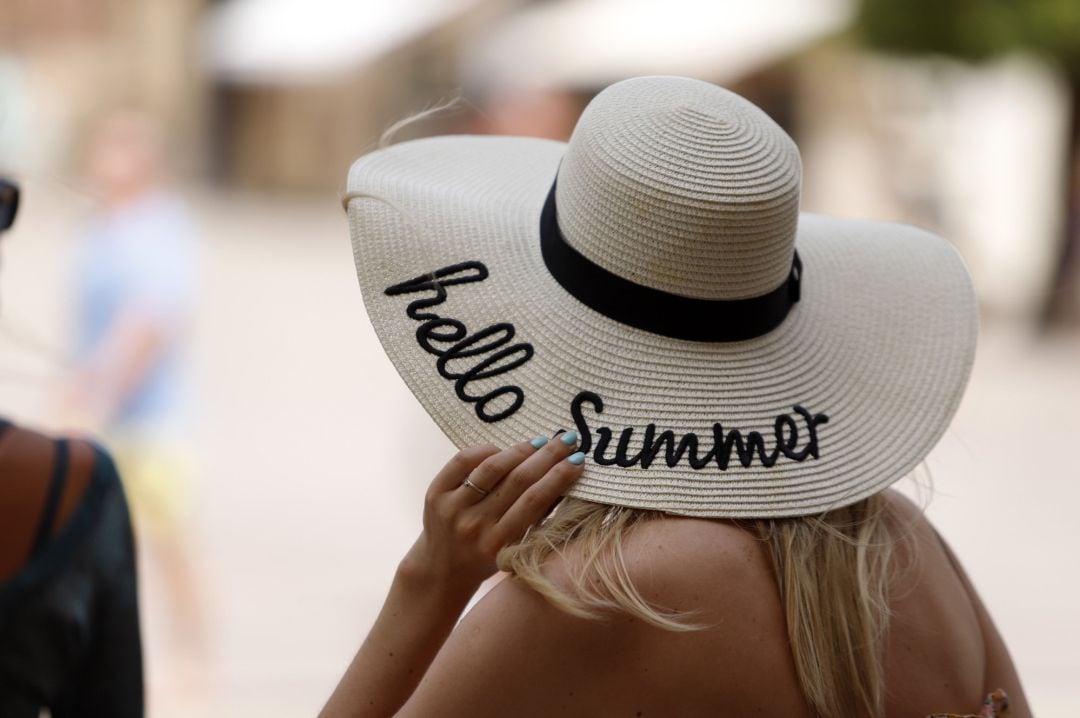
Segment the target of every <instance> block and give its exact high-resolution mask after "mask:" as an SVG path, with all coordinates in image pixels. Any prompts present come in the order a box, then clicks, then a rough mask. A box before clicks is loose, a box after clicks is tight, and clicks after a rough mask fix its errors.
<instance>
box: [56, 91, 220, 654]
mask: <svg viewBox="0 0 1080 718" xmlns="http://www.w3.org/2000/svg"><path fill="white" fill-rule="evenodd" d="M166 154H167V153H166V142H165V138H164V136H163V133H162V129H161V127H160V126H159V124H158V123H157V122H155V121H154V119H153V118H152V116H151V115H150V114H149V113H148V112H146V111H144V110H142V109H139V108H136V107H125V108H122V109H118V110H114V111H112V112H110V113H108V114H105V115H103V116H102V117H101V119H100V120H99V121H98V122H97V123H96V124H95V126H94V128H93V130H92V132H91V135H90V141H89V144H88V146H87V148H86V152H85V157H84V162H85V172H86V175H87V180H88V182H89V183H90V185H91V192H92V194H93V195H94V196H95V197H97V198H98V199H99V201H100V209H99V212H98V213H97V215H96V216H95V217H94V218H93V219H92V220H91V222H90V223H89V226H88V227H87V228H86V230H85V232H84V233H83V235H82V236H81V237H80V239H79V244H78V248H77V251H76V256H75V262H74V276H73V286H74V290H75V291H74V295H75V306H74V310H75V311H74V343H75V347H74V350H75V351H74V354H75V368H74V372H73V374H72V377H71V379H70V381H69V382H68V383H67V385H66V386H64V387H63V393H62V400H61V402H62V411H63V413H64V418H65V421H67V422H68V423H69V424H70V425H74V426H78V427H90V428H91V429H92V430H96V431H103V432H105V434H106V435H107V436H108V437H109V440H110V443H111V445H112V446H114V448H115V452H116V457H117V462H118V464H119V466H120V468H121V471H122V473H123V475H124V477H125V481H126V482H127V487H128V492H129V494H130V496H131V502H132V511H133V514H134V519H135V527H136V530H137V532H138V534H139V536H140V540H141V542H142V543H143V545H145V546H147V549H148V556H149V558H150V560H151V562H152V563H153V564H159V565H160V567H161V569H162V570H161V577H162V579H163V581H165V582H166V585H167V592H168V594H169V596H170V601H171V602H172V604H173V606H172V608H173V618H174V621H175V624H176V625H175V629H176V633H177V637H178V638H182V639H183V640H188V641H193V642H196V643H197V642H198V640H199V637H200V625H201V622H200V618H199V617H200V610H199V600H198V591H197V586H196V582H195V580H194V578H193V569H192V566H191V563H190V560H189V557H188V552H187V550H186V547H185V535H184V523H185V521H186V518H187V513H188V505H189V488H190V487H189V480H190V474H191V470H190V468H189V466H190V464H191V459H190V457H189V455H188V453H187V451H186V450H185V440H184V437H185V432H186V429H187V425H188V417H187V415H188V403H189V399H190V396H189V391H190V390H189V386H188V382H187V377H186V375H185V366H184V360H183V356H182V350H183V344H184V337H185V332H186V328H187V323H188V318H189V313H190V310H191V303H192V299H193V293H194V282H195V249H196V248H195V242H196V232H195V227H194V224H193V221H192V218H191V216H190V213H189V211H188V208H187V205H186V204H185V202H184V201H183V200H182V199H181V198H180V197H179V196H178V195H177V193H176V192H175V191H174V190H172V189H171V187H170V184H169V179H170V178H169V172H168V162H167V156H166Z"/></svg>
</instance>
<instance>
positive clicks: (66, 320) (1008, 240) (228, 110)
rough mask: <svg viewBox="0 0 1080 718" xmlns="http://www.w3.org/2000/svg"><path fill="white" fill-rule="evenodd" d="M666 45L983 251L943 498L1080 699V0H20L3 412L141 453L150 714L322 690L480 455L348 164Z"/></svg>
mask: <svg viewBox="0 0 1080 718" xmlns="http://www.w3.org/2000/svg"><path fill="white" fill-rule="evenodd" d="M641 74H682V75H690V76H695V77H699V78H702V79H705V80H709V81H712V82H716V83H718V84H721V85H724V86H726V87H729V88H731V89H734V90H736V91H737V92H739V93H741V94H743V95H745V96H746V97H748V98H749V99H751V100H752V101H754V102H755V103H757V104H759V105H760V106H761V107H762V108H764V109H765V110H766V111H767V112H768V113H769V114H770V115H772V117H773V118H775V119H776V120H777V121H778V122H779V123H780V124H781V125H782V126H783V127H784V128H785V129H787V130H788V132H789V133H791V135H792V136H793V137H794V138H795V139H796V141H797V142H798V144H799V146H800V148H801V150H802V154H803V164H804V178H803V209H804V210H806V211H812V212H823V213H830V214H836V215H843V216H850V217H871V218H876V219H887V220H895V221H901V222H909V223H913V224H918V225H921V226H925V227H929V228H931V229H934V230H935V231H937V232H939V233H941V234H942V235H944V236H945V237H947V238H948V239H949V240H951V241H952V242H954V243H955V244H956V246H957V247H958V248H959V250H960V251H961V252H962V253H963V255H964V257H965V258H966V260H967V262H968V263H969V265H970V267H971V270H972V272H973V274H974V275H975V280H976V285H977V287H978V290H979V294H980V299H981V303H982V316H983V324H982V334H981V339H980V348H979V352H978V356H977V359H976V365H975V371H974V376H973V378H972V382H971V386H970V389H969V392H968V394H967V396H966V398H965V400H964V403H963V405H962V406H961V408H960V412H959V415H958V417H957V420H956V421H955V423H954V425H953V427H952V429H950V431H949V433H948V434H947V435H946V437H945V439H944V440H943V441H942V443H941V444H940V445H939V447H938V448H937V449H935V451H934V453H933V454H932V455H931V457H930V459H929V460H928V464H929V468H930V470H931V472H932V474H933V477H934V491H933V495H932V497H931V498H930V503H929V508H928V512H929V514H930V516H931V518H932V519H933V520H934V521H935V522H936V523H937V525H938V526H939V527H940V529H941V530H942V532H943V533H944V535H945V536H946V537H947V538H948V539H949V540H950V541H951V542H952V544H953V546H954V548H955V549H956V550H957V552H958V553H959V555H960V556H961V558H962V559H963V560H964V562H965V563H966V565H967V566H968V570H969V572H970V574H971V576H972V578H973V580H974V582H975V584H976V585H977V586H978V587H979V589H980V590H981V591H982V593H983V597H984V600H985V602H986V603H987V605H988V607H989V609H990V611H991V613H992V614H993V615H994V616H995V618H996V620H997V622H998V624H999V628H1000V629H1001V631H1002V632H1003V634H1004V635H1005V638H1006V640H1007V641H1008V643H1009V645H1010V646H1011V649H1012V652H1013V655H1014V658H1015V660H1016V662H1017V665H1018V667H1019V669H1020V672H1021V675H1022V677H1023V678H1024V680H1025V683H1026V688H1027V691H1028V694H1029V698H1030V700H1031V703H1032V705H1033V707H1034V709H1035V711H1037V713H1038V714H1039V715H1044V716H1066V715H1069V716H1072V715H1078V714H1080V651H1077V650H1076V647H1077V646H1078V645H1080V612H1078V610H1077V609H1076V601H1075V598H1070V596H1072V597H1075V595H1077V592H1078V591H1080V578H1078V575H1080V572H1078V571H1077V569H1078V568H1080V565H1078V562H1077V558H1076V556H1077V551H1078V549H1080V521H1077V519H1076V516H1075V513H1074V512H1075V507H1076V506H1078V505H1080V481H1078V480H1080V470H1078V469H1077V467H1076V462H1075V461H1074V460H1073V457H1072V451H1071V447H1072V446H1074V444H1075V442H1076V436H1077V432H1078V431H1080V418H1078V417H1080V413H1078V407H1077V404H1078V403H1080V361H1078V359H1080V276H1078V275H1080V271H1078V270H1080V267H1078V264H1080V247H1078V246H1077V243H1078V238H1080V155H1078V152H1077V145H1078V142H1080V3H1077V2H1075V0H1009V1H1008V2H1005V1H1003V0H952V1H951V2H940V1H939V0H862V1H861V2H860V1H859V0H756V1H755V2H752V3H750V2H736V1H735V0H664V1H663V2H661V1H660V0H548V1H545V2H540V1H536V2H517V1H512V0H396V1H395V2H392V3H390V2H381V1H377V0H219V1H214V0H154V1H153V2H136V1H135V0H0V174H3V175H5V176H9V177H12V178H14V179H16V180H17V181H19V182H20V183H21V184H22V186H23V191H24V200H23V201H24V204H23V213H22V214H21V216H20V218H19V220H18V223H17V224H16V226H15V228H14V231H13V232H12V233H11V234H10V235H9V236H7V237H6V238H5V240H4V242H3V247H2V249H0V253H2V258H3V262H2V264H3V268H2V271H0V408H2V411H3V413H4V414H5V415H6V416H7V417H8V418H11V419H13V420H16V421H19V422H22V423H25V424H29V425H32V426H38V427H41V428H44V429H46V430H62V429H63V430H86V431H91V432H93V433H95V434H96V435H100V436H104V437H105V440H106V442H107V443H108V444H109V446H110V447H111V448H112V449H113V450H114V451H115V452H116V454H117V456H118V458H119V460H120V461H121V470H122V472H123V474H124V476H125V480H126V481H127V484H128V492H129V494H130V498H131V502H132V504H133V510H134V514H135V521H136V527H137V531H138V535H139V540H140V552H141V554H140V562H141V563H140V570H141V571H142V574H141V580H142V587H141V590H142V596H141V600H142V610H143V622H144V632H145V633H144V640H145V653H146V662H147V670H148V690H149V707H150V715H151V716H155V717H159V718H165V717H169V716H185V717H197V716H219V715H259V716H265V717H267V718H273V717H275V716H297V715H313V714H314V713H315V712H316V711H317V710H318V709H319V708H320V707H321V705H322V702H323V701H324V700H325V698H326V697H327V696H328V695H329V693H330V691H331V689H332V687H333V686H334V685H335V683H336V681H337V679H338V677H339V676H340V674H341V672H342V671H343V670H344V668H345V666H346V664H347V662H348V660H349V658H350V657H351V655H352V653H353V652H354V651H355V650H356V648H357V647H358V646H359V643H360V641H361V640H362V638H363V636H364V635H365V632H366V630H367V628H368V626H369V625H370V623H371V622H372V621H373V619H374V617H375V614H376V612H377V610H378V608H379V606H380V605H381V601H382V599H383V597H384V594H385V591H386V588H387V587H388V585H389V580H390V577H391V575H392V572H393V570H394V567H395V565H396V563H397V561H398V560H399V558H400V556H402V555H403V554H404V552H405V550H406V549H407V547H408V546H409V545H410V544H411V542H412V540H413V538H414V537H415V536H416V534H417V532H418V531H419V513H420V499H421V496H422V494H423V490H424V488H425V487H426V485H427V483H428V481H429V480H430V477H431V476H432V475H433V474H434V472H435V471H436V470H437V468H438V467H440V466H441V465H442V463H443V462H444V461H445V460H446V458H447V457H448V456H449V455H450V453H451V452H452V447H451V445H450V444H449V442H448V441H447V440H446V439H445V438H444V437H443V436H442V435H441V434H440V433H439V431H438V430H437V429H436V428H435V426H434V424H433V423H432V422H431V421H430V420H429V419H428V418H427V416H426V414H424V412H423V411H422V410H421V409H420V407H419V405H418V404H417V403H416V402H415V401H414V400H413V398H412V396H411V395H410V393H409V392H408V390H407V389H406V388H405V385H404V384H403V383H402V381H401V380H400V379H399V378H398V377H397V375H396V373H395V372H394V370H393V368H392V367H391V365H390V364H389V362H388V360H387V359H386V358H385V357H384V356H383V353H382V351H381V349H380V347H379V344H378V341H377V339H376V338H375V335H374V333H373V331H372V329H371V327H370V326H369V324H368V321H367V319H366V316H365V314H364V311H363V306H362V302H361V297H360V293H359V290H358V289H357V287H356V280H355V274H354V270H353V266H352V256H351V250H350V247H349V242H348V236H347V226H346V222H345V217H344V214H343V212H342V211H341V207H340V204H339V199H338V196H339V193H340V192H341V191H343V189H344V181H345V175H346V172H347V169H348V167H349V165H350V163H351V162H352V161H353V160H354V159H355V158H356V157H358V156H360V155H362V154H364V153H365V152H368V151H370V150H372V149H374V148H375V147H377V146H378V143H379V140H380V137H381V136H382V135H383V133H384V131H386V130H387V129H388V128H390V127H391V126H392V125H393V124H394V123H395V122H396V121H398V120H400V119H401V118H403V117H407V116H410V115H413V114H415V113H418V112H422V111H424V110H427V109H431V108H433V107H436V106H439V105H442V104H444V103H448V102H451V103H452V104H451V106H450V108H449V109H446V110H443V111H440V112H438V113H435V114H433V115H432V116H430V117H427V118H425V119H423V120H422V121H419V122H416V123H413V124H410V125H408V126H406V127H405V128H403V129H401V130H400V131H399V132H398V133H397V135H396V137H395V139H396V140H400V139H408V138H412V137H417V136H421V135H427V134H440V133H448V132H470V133H507V134H522V135H536V136H543V137H551V138H558V139H565V138H566V137H567V136H568V134H569V132H570V130H571V129H572V127H573V125H574V122H575V120H576V117H577V115H578V113H579V112H580V110H581V108H582V107H583V106H584V105H585V103H586V102H587V101H588V100H589V98H590V97H591V96H592V95H593V94H595V93H596V92H597V91H598V90H600V89H601V88H603V87H604V86H606V85H607V84H609V83H611V82H614V81H616V80H619V79H622V78H625V77H631V76H635V75H641ZM904 486H905V487H906V488H905V490H907V491H910V492H912V493H915V492H916V488H915V487H914V486H913V485H908V484H904Z"/></svg>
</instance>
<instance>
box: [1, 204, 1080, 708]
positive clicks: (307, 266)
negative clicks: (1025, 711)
mask: <svg viewBox="0 0 1080 718" xmlns="http://www.w3.org/2000/svg"><path fill="white" fill-rule="evenodd" d="M31 190H32V191H31V192H30V193H28V201H27V207H26V209H27V212H26V215H25V216H24V217H23V218H22V220H23V221H22V222H21V227H20V230H19V231H18V233H17V234H16V235H15V236H13V237H11V238H10V239H12V240H14V241H11V242H6V245H7V246H5V247H4V248H3V271H2V273H0V277H2V278H0V289H2V315H3V316H4V317H5V320H4V322H3V323H2V324H0V326H8V327H10V326H13V325H14V326H20V327H25V326H27V325H29V326H30V327H31V328H32V330H33V331H34V333H36V334H38V335H40V336H41V337H43V338H44V340H45V341H46V342H51V343H54V344H59V343H60V338H61V337H62V336H63V327H64V322H63V316H64V315H63V311H62V310H63V307H64V300H65V296H64V286H65V284H64V282H63V271H62V270H63V258H64V256H65V253H66V252H67V251H68V250H69V248H70V238H71V234H72V231H73V228H74V227H76V226H77V224H78V222H79V214H80V209H79V206H80V203H81V200H79V199H78V197H75V196H74V195H70V194H65V191H64V190H62V189H60V190H58V189H57V188H55V187H48V186H46V187H44V188H38V192H37V193H35V192H34V191H33V188H31ZM42 191H44V192H45V193H47V194H50V195H52V198H51V199H43V198H42ZM198 208H199V212H200V215H201V217H202V222H203V226H204V229H205V238H206V246H205V254H204V261H203V266H204V287H203V292H202V295H201V296H202V299H201V303H200V305H199V310H198V316H197V322H196V326H195V331H194V337H193V341H192V350H193V362H194V366H195V370H196V376H197V380H198V387H199V392H200V396H201V398H202V401H201V404H200V407H199V412H198V422H197V428H196V431H195V434H194V449H195V454H196V455H197V456H198V457H199V462H200V472H199V478H198V482H197V484H196V485H195V486H194V487H193V488H194V496H195V503H194V510H193V513H192V519H191V526H190V531H189V539H188V540H189V551H190V555H191V556H192V558H193V561H194V564H195V567H196V575H197V586H198V588H199V595H200V596H201V598H200V602H199V605H200V607H201V608H200V611H201V614H202V616H203V621H202V623H203V625H204V626H205V629H204V631H202V632H195V631H192V630H191V629H190V628H187V627H183V626H180V627H178V626H177V625H175V624H176V621H175V620H174V617H175V615H176V611H174V610H173V609H174V606H173V605H172V603H171V602H170V601H169V600H168V590H167V587H168V586H169V585H170V584H169V582H168V581H167V580H165V579H166V577H165V576H164V575H163V571H162V570H161V564H160V561H159V560H158V559H157V558H155V556H153V555H151V553H150V552H149V551H146V552H144V559H145V561H144V563H145V568H144V582H143V588H144V593H143V598H144V614H145V622H146V632H147V662H148V668H149V679H150V703H151V715H152V716H154V717H155V718H172V717H173V716H184V717H185V718H199V717H200V716H222V715H239V716H249V715H250V716H261V717H264V718H276V717H277V716H282V717H284V716H289V717H293V716H302V715H312V714H314V713H315V712H316V711H317V710H318V708H319V706H320V705H321V703H322V701H323V700H324V699H325V697H326V695H327V694H328V693H329V691H330V690H331V688H332V686H333V685H334V683H335V682H336V680H337V678H338V675H339V674H340V672H341V671H342V670H343V669H344V667H345V665H346V663H347V661H348V659H349V658H350V656H351V654H352V652H353V651H354V650H355V648H356V647H357V646H358V644H359V642H360V640H361V638H362V636H363V634H364V632H365V630H366V628H367V626H368V625H369V624H370V622H371V621H372V620H373V618H374V616H375V613H376V611H377V610H378V607H379V605H380V603H381V601H382V597H383V593H384V591H385V589H386V587H387V584H388V581H389V578H390V575H391V572H392V570H393V567H394V565H395V563H396V562H397V560H398V557H399V556H400V555H401V554H403V553H404V551H405V550H406V548H407V547H408V545H409V543H410V542H411V540H412V539H413V537H414V536H415V534H416V532H417V531H418V529H419V506H420V497H421V495H422V492H423V488H424V486H425V485H426V483H427V481H428V479H429V477H430V476H431V475H432V474H433V472H434V471H435V470H436V469H437V468H438V467H439V466H440V465H441V464H442V462H443V461H444V460H445V458H446V457H447V456H448V455H449V453H450V452H451V447H450V445H449V443H448V442H447V441H446V440H445V438H443V437H442V435H441V434H440V433H439V432H438V430H437V429H436V428H435V427H434V425H433V424H432V422H431V421H430V420H429V419H428V418H427V416H426V415H425V414H424V413H423V412H422V411H421V409H420V408H419V406H418V405H417V404H416V402H415V401H414V400H413V399H412V397H411V395H410V394H409V392H408V390H407V389H406V388H405V386H404V384H403V383H402V382H401V380H400V379H399V378H398V377H397V375H396V374H395V372H394V370H393V368H392V367H391V366H390V364H389V362H388V361H387V360H386V359H385V357H384V356H383V354H382V352H381V350H380V348H379V345H378V342H377V340H376V338H375V336H374V334H373V332H372V330H371V329H370V327H369V325H368V323H367V320H366V319H365V315H364V313H363V307H362V304H361V298H360V294H359V290H358V289H357V288H356V280H355V276H354V274H353V268H352V259H351V254H350V250H349V245H348V241H347V234H346V226H345V221H344V217H343V216H342V214H341V212H340V210H339V208H338V207H337V205H336V203H334V202H333V201H331V200H322V201H298V200H267V199H255V198H250V197H244V196H239V195H230V196H226V197H220V196H219V197H218V198H216V199H213V200H210V199H209V198H208V197H204V198H203V199H202V200H200V201H199V202H198ZM1078 358H1080V336H1077V335H1073V336H1066V337H1058V338H1055V339H1053V340H1049V341H1036V340H1035V338H1034V337H1032V336H1031V335H1030V334H1029V333H1028V332H1027V331H1025V330H1024V329H1022V328H1018V327H1014V326H1006V325H1000V324H995V323H994V322H992V321H987V322H986V323H985V326H984V329H983V336H982V343H981V345H980V351H979V355H978V358H977V362H976V367H975V374H974V377H973V380H972V384H971V388H970V390H969V392H968V394H967V398H966V400H965V402H964V404H963V405H962V407H961V409H960V413H959V416H958V417H957V420H956V422H955V423H954V426H953V428H952V429H951V430H950V432H949V434H948V435H947V436H946V438H945V439H944V440H943V441H942V443H941V445H940V446H939V447H938V449H937V450H935V452H934V453H933V455H932V456H931V459H930V461H929V464H930V467H931V470H932V473H933V476H934V488H935V495H934V498H933V501H932V503H931V505H930V508H929V513H930V515H931V517H932V518H933V519H934V521H935V522H936V523H937V525H938V526H939V527H940V528H941V530H942V532H943V533H944V534H945V535H946V537H947V538H948V539H949V540H950V541H951V542H952V544H953V545H954V547H955V549H956V550H957V552H958V554H959V555H960V556H961V558H962V559H963V560H964V562H965V564H966V565H967V566H968V569H969V572H970V574H971V575H972V577H973V579H974V581H975V583H976V584H977V585H978V587H979V588H980V590H981V591H982V593H983V595H984V598H985V601H986V603H987V604H988V606H989V608H990V610H991V612H992V613H993V615H994V616H995V617H996V619H997V621H998V624H999V627H1000V629H1001V630H1002V632H1003V633H1004V635H1005V636H1006V639H1007V640H1008V642H1009V644H1010V646H1011V648H1012V651H1013V654H1014V657H1015V659H1016V661H1017V663H1018V665H1019V667H1020V669H1021V671H1022V674H1023V677H1024V679H1025V682H1026V686H1027V690H1028V692H1029V695H1030V697H1031V699H1032V702H1033V705H1034V707H1035V709H1036V711H1037V712H1038V713H1039V714H1040V715H1044V716H1066V715H1077V714H1080V693H1078V692H1077V688H1078V687H1080V681H1078V677H1080V651H1077V650H1076V646H1078V645H1080V612H1078V611H1077V609H1076V608H1075V605H1076V600H1075V595H1076V594H1077V593H1078V591H1080V578H1078V571H1077V569H1078V568H1080V565H1078V560H1077V558H1076V555H1077V553H1076V552H1077V550H1078V549H1080V522H1078V521H1077V519H1076V513H1075V512H1076V511H1077V508H1076V507H1078V506H1080V470H1078V469H1077V464H1076V461H1075V459H1074V454H1075V444H1076V442H1077V437H1078V435H1080V415H1078V412H1077V406H1076V404H1077V402H1078V401H1080V369H1078V368H1077V367H1080V362H1078ZM55 373H56V372H55V369H54V368H53V367H52V366H51V364H50V363H49V362H47V361H40V360H38V359H36V358H35V357H34V356H33V353H32V351H31V350H30V349H28V348H27V346H26V343H25V341H23V340H15V339H12V338H11V337H10V332H7V333H5V334H0V405H2V406H4V408H5V411H6V412H8V413H9V414H12V415H14V416H16V417H17V418H20V419H23V420H33V419H35V418H38V417H44V416H45V415H46V413H47V412H46V407H47V402H46V398H47V384H46V383H45V382H44V381H38V380H36V377H42V378H43V379H44V380H47V379H48V378H49V377H50V376H53V375H55ZM200 633H201V634H202V635H201V636H200Z"/></svg>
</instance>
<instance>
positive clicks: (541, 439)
mask: <svg viewBox="0 0 1080 718" xmlns="http://www.w3.org/2000/svg"><path fill="white" fill-rule="evenodd" d="M529 443H530V444H532V447H533V448H534V449H539V448H540V447H541V446H543V445H544V444H546V443H547V437H546V436H538V437H536V438H535V439H533V440H532V441H530V442H529Z"/></svg>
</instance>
